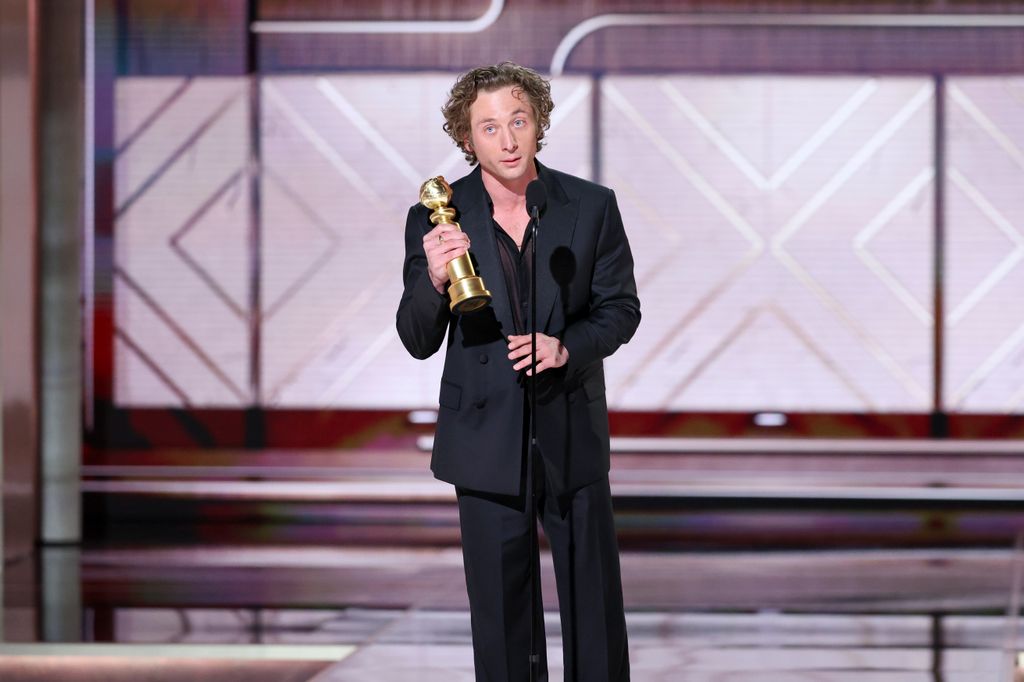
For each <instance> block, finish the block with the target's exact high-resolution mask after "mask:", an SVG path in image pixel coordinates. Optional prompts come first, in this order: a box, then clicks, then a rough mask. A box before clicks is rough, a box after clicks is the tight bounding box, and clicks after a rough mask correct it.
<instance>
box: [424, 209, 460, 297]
mask: <svg viewBox="0 0 1024 682" xmlns="http://www.w3.org/2000/svg"><path fill="white" fill-rule="evenodd" d="M468 251H469V237H468V236H467V235H466V233H465V232H463V231H462V230H459V229H456V228H455V226H454V225H445V224H444V223H442V224H440V225H438V226H437V227H435V228H434V229H433V230H431V231H430V232H427V233H426V234H425V235H423V252H424V253H425V254H426V256H427V272H428V273H429V274H430V283H431V284H433V285H434V288H435V289H437V291H438V293H440V294H443V293H444V285H445V284H447V283H448V263H449V261H451V260H452V259H454V258H458V257H459V256H461V255H462V254H464V253H466V252H468Z"/></svg>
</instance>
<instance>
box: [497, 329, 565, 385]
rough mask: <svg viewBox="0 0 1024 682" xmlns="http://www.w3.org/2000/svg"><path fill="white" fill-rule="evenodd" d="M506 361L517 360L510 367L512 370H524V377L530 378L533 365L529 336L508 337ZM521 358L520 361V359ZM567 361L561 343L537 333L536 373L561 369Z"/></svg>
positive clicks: (551, 337)
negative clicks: (556, 368)
mask: <svg viewBox="0 0 1024 682" xmlns="http://www.w3.org/2000/svg"><path fill="white" fill-rule="evenodd" d="M508 342H509V343H508V350H509V353H508V359H509V360H519V362H517V363H516V364H514V365H513V366H512V369H514V370H516V371H519V370H521V369H526V376H532V375H533V372H532V370H531V369H527V368H530V366H531V365H532V364H533V361H532V358H531V354H530V335H529V334H523V335H521V336H516V335H511V336H509V337H508ZM520 358H522V359H520ZM568 361H569V351H567V350H566V349H565V346H563V345H562V342H561V341H559V340H558V339H556V338H555V337H553V336H548V335H547V334H541V333H539V332H538V333H537V372H538V373H539V372H543V371H544V370H546V369H554V368H555V367H561V366H562V365H564V364H565V363H566V362H568Z"/></svg>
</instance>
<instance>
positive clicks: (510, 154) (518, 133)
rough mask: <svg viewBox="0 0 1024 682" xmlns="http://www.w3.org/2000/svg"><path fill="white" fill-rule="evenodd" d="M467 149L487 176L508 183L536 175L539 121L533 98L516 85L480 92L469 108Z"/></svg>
mask: <svg viewBox="0 0 1024 682" xmlns="http://www.w3.org/2000/svg"><path fill="white" fill-rule="evenodd" d="M469 126H470V132H469V139H468V140H466V145H467V147H468V148H469V149H470V150H471V151H473V152H475V153H476V158H477V160H478V161H479V162H480V167H481V168H482V169H483V171H484V172H485V173H488V174H490V175H492V176H494V178H495V179H497V180H499V181H501V182H504V183H515V182H516V181H519V180H523V179H525V178H530V179H532V177H533V175H534V165H533V157H535V156H536V155H537V122H536V120H535V118H534V115H533V107H532V106H531V105H530V99H529V98H528V97H527V96H526V95H525V94H524V93H523V92H522V90H520V89H519V88H516V87H515V86H511V85H510V86H508V87H505V88H501V89H499V90H492V91H490V92H480V93H478V94H477V96H476V100H475V101H474V102H473V104H471V105H470V107H469Z"/></svg>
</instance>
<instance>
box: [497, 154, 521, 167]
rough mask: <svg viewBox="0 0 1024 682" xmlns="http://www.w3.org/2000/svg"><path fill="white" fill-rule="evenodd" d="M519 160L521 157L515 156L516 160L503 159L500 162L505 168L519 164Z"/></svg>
mask: <svg viewBox="0 0 1024 682" xmlns="http://www.w3.org/2000/svg"><path fill="white" fill-rule="evenodd" d="M521 158H523V157H521V156H517V157H516V158H514V159H503V160H502V163H503V164H505V165H506V166H514V165H516V164H517V163H519V160H520V159H521Z"/></svg>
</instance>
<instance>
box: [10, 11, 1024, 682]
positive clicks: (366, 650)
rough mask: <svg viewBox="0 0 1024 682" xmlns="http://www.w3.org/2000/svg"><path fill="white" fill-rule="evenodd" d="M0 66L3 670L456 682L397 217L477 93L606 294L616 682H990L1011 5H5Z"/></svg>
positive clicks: (444, 547)
mask: <svg viewBox="0 0 1024 682" xmlns="http://www.w3.org/2000/svg"><path fill="white" fill-rule="evenodd" d="M0 36H2V47H0V56H2V62H0V134H2V137H0V173H2V183H0V316H2V317H0V320H2V322H0V325H2V326H0V397H2V401H3V412H2V422H0V430H2V436H3V438H2V448H0V472H2V477H3V489H2V514H3V534H2V548H3V555H4V568H3V570H4V573H3V578H4V591H3V602H2V606H3V619H2V621H3V622H2V628H3V630H2V639H3V642H4V643H3V644H0V673H2V675H3V677H4V679H8V676H10V679H65V678H66V679H93V678H91V677H75V675H79V676H81V675H86V673H85V672H83V670H84V668H85V667H86V666H83V665H81V661H82V657H89V658H90V661H91V662H90V665H89V666H88V668H89V670H91V671H92V672H91V673H89V674H93V675H96V676H102V677H105V678H107V679H110V678H111V677H112V676H113V677H115V678H116V677H117V676H118V675H127V676H126V677H124V679H142V678H141V677H139V676H140V675H149V676H150V677H146V679H179V678H180V679H186V678H187V679H234V678H233V677H231V675H234V674H238V675H243V674H244V676H245V677H246V679H296V680H300V679H301V680H306V679H313V678H314V677H315V679H317V680H328V679H331V680H333V679H338V680H341V679H353V680H357V679H373V680H390V679H396V680H414V679H415V680H419V679H422V680H433V679H438V680H440V679H444V680H453V679H472V672H471V671H472V659H471V654H470V653H469V652H470V648H469V639H468V637H469V634H468V614H467V611H466V604H465V596H464V583H463V578H462V567H461V556H460V554H459V549H458V548H459V533H458V520H457V512H456V509H455V505H454V494H453V492H452V490H451V488H450V487H449V486H447V485H444V484H441V483H438V482H436V481H434V480H433V479H432V478H431V476H430V473H429V470H428V464H429V450H430V446H431V438H432V432H433V421H434V419H435V417H436V412H435V409H436V405H437V387H438V382H439V377H440V371H441V365H440V362H441V360H440V356H436V357H434V358H431V359H429V360H427V361H417V360H414V359H412V358H411V357H409V356H408V354H407V353H406V352H405V350H404V348H403V347H402V345H401V343H400V341H399V339H398V337H397V334H396V332H395V328H394V315H395V311H396V307H397V303H398V299H399V297H400V294H401V263H402V259H403V255H404V254H403V227H404V221H405V215H406V212H407V210H408V208H409V206H410V205H412V204H413V203H414V202H415V201H416V199H417V196H418V188H419V185H420V184H421V183H422V182H423V181H424V180H425V179H427V178H429V177H431V176H434V175H439V174H442V175H444V176H445V177H446V178H448V179H449V180H450V181H451V180H455V179H457V178H458V177H461V176H462V175H463V174H465V173H466V172H468V171H469V170H470V168H469V167H468V166H467V164H466V163H465V160H464V159H463V157H462V154H461V152H460V151H459V150H458V149H457V148H456V147H455V146H454V145H453V144H452V143H451V141H450V140H449V138H448V137H447V135H445V134H444V133H443V131H442V130H441V124H442V122H443V121H442V117H441V114H440V107H441V105H442V104H443V102H444V100H445V98H446V95H447V92H448V89H449V88H450V87H451V85H452V83H453V82H454V80H455V79H456V77H457V76H458V75H459V74H460V73H462V72H464V71H465V70H467V69H469V68H472V67H475V66H479V65H482V64H494V63H497V62H499V61H503V60H512V61H515V62H518V63H520V64H524V65H526V66H530V67H532V68H534V69H536V70H538V71H540V72H541V73H543V74H544V75H545V76H546V77H550V79H551V83H552V92H553V95H554V99H555V104H556V106H555V109H554V112H553V117H552V124H551V130H550V132H549V134H548V136H547V138H546V139H547V140H548V141H549V142H548V145H547V146H546V147H545V148H544V149H543V151H542V152H541V153H540V155H539V157H538V158H539V159H540V160H541V161H542V162H543V163H545V164H546V165H548V166H550V167H554V168H557V169H560V170H563V171H566V172H569V173H573V174H575V175H579V176H582V177H586V178H589V179H592V180H594V181H596V182H599V183H601V184H605V185H608V186H610V187H612V188H613V189H614V190H615V191H616V193H617V196H618V199H619V204H620V207H621V210H622V214H623V218H624V221H625V224H626V228H627V233H628V236H629V239H630V243H631V245H632V249H633V253H634V256H635V259H636V264H637V271H636V275H637V284H638V287H639V294H640V298H641V302H642V308H643V322H642V323H641V326H640V329H639V331H638V332H637V334H636V336H635V337H634V339H633V340H632V341H631V342H630V343H629V344H628V345H626V346H624V347H623V348H622V349H620V350H619V352H618V353H616V354H615V355H614V356H613V357H612V358H610V359H609V360H607V361H606V372H607V379H608V400H609V407H610V409H611V421H612V432H613V438H612V450H613V463H612V466H613V473H612V492H613V496H614V499H615V505H616V512H617V525H618V531H619V537H620V544H621V546H622V549H623V573H624V576H623V577H624V581H625V585H624V588H625V591H626V594H625V597H626V606H627V610H628V612H629V613H628V619H629V622H630V636H631V651H632V657H633V661H634V677H635V678H636V679H638V680H656V679H666V680H668V679H671V680H705V679H707V680H711V679H716V680H717V679H726V678H728V679H730V680H732V679H746V678H747V677H751V678H752V677H755V676H756V677H757V678H758V679H768V680H789V679H837V680H838V679H857V680H868V679H872V680H874V679H877V680H891V681H899V680H961V679H962V680H974V679H978V680H1010V679H1012V675H1013V668H1014V667H1015V656H1016V652H1017V651H1019V650H1021V649H1024V632H1022V626H1021V624H1020V622H1019V617H1020V613H1021V593H1022V584H1024V262H1022V261H1024V193H1022V191H1021V190H1022V188H1024V2H966V1H964V2H961V1H958V0H945V1H943V0H935V1H932V2H928V1H914V2H911V1H905V2H898V1H889V2H885V1H879V2H828V3H822V2H812V1H809V0H803V1H796V0H793V1H789V0H786V1H781V2H780V1H776V2H757V1H750V2H739V1H729V2H680V1H671V0H663V1H658V2H625V1H615V0H593V1H591V2H586V3H567V2H540V1H539V0H468V1H466V2H452V1H451V0H432V1H430V2H414V1H410V0H384V1H382V2H340V1H338V0H303V1H301V2H300V1H298V0H248V1H245V0H207V1H200V0H175V1H171V0H82V1H81V2H76V1H72V0H66V1H64V2H60V1H57V0H53V1H46V0H0ZM545 571H547V572H548V573H550V571H549V567H548V566H547V563H546V564H545ZM545 600H546V603H547V608H548V610H549V611H548V616H549V620H550V622H549V627H550V628H551V634H550V637H549V647H550V648H551V651H552V653H551V656H552V661H553V669H554V667H556V666H557V660H558V658H557V649H558V645H559V640H558V634H557V609H556V602H555V598H554V585H553V582H552V576H550V575H546V582H545ZM143 645H145V646H143ZM214 645H231V646H227V647H221V648H218V646H214ZM199 646H207V647H208V648H205V649H190V648H189V647H199ZM118 647H124V648H118ZM275 647H278V648H275ZM160 657H163V658H164V659H166V658H170V659H175V660H177V659H179V658H185V659H188V661H187V663H185V662H181V661H178V662H177V663H174V664H170V665H167V666H165V667H161V665H158V664H157V663H156V662H154V661H156V660H157V658H160ZM264 659H273V660H272V661H269V662H268V661H267V660H264ZM161 660H163V659H161ZM140 661H143V662H146V661H148V663H140ZM286 661H291V662H290V663H286ZM140 665H144V667H145V671H144V672H139V668H137V667H133V666H140ZM188 665H196V666H199V667H198V668H196V669H191V668H187V666H188ZM46 666H49V667H46ZM182 666H186V667H182ZM42 669H46V670H48V671H50V672H49V673H47V674H50V675H52V677H49V678H39V677H35V678H33V677H31V675H39V674H40V672H39V671H40V670H42ZM555 672H557V671H555ZM175 675H177V676H178V677H175ZM558 675H560V673H558ZM182 676H184V677H182ZM261 676H262V677H261ZM556 677H557V675H556ZM118 679H120V678H118Z"/></svg>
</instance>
